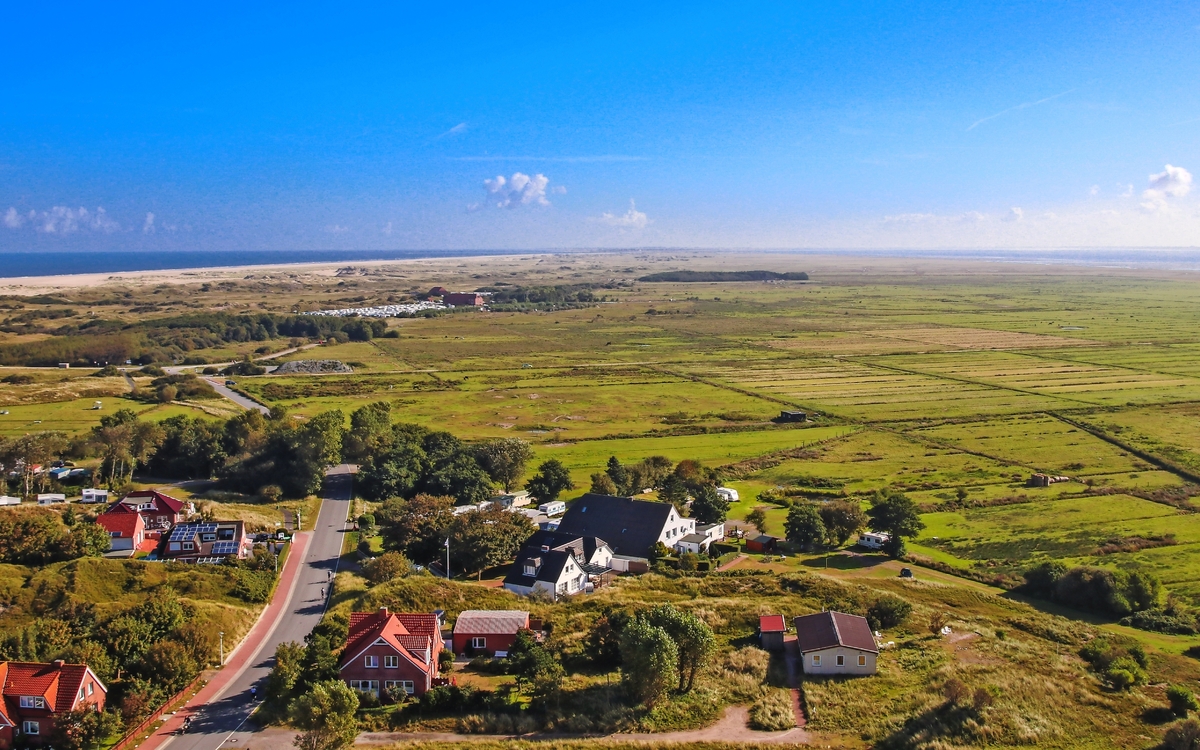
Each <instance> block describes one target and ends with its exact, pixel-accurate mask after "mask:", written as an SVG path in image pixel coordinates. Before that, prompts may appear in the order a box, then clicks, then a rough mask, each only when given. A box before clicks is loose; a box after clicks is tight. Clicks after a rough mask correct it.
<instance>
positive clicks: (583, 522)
mask: <svg viewBox="0 0 1200 750" xmlns="http://www.w3.org/2000/svg"><path fill="white" fill-rule="evenodd" d="M558 531H559V532H560V533H564V534H575V535H578V536H584V537H589V536H590V537H598V538H600V539H603V540H604V541H605V542H607V543H608V546H609V547H610V548H612V551H613V554H615V555H624V556H627V557H648V556H650V555H652V554H653V552H654V547H655V545H657V544H658V543H659V542H662V544H663V545H665V546H666V547H667V548H668V549H675V548H677V547H679V543H680V541H681V540H682V539H683V538H684V537H686V536H688V535H690V534H695V533H696V519H694V518H684V517H683V514H681V513H680V512H679V511H678V510H677V509H676V508H675V506H674V505H671V504H670V503H658V502H653V501H650V500H635V499H633V498H632V497H614V496H612V495H597V494H595V493H592V492H589V493H587V494H586V495H584V496H583V497H581V498H579V499H578V500H576V501H575V502H574V503H573V504H572V505H571V507H570V508H569V509H568V510H567V512H566V514H565V515H564V516H563V517H562V521H560V522H559V524H558Z"/></svg>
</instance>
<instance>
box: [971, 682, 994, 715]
mask: <svg viewBox="0 0 1200 750" xmlns="http://www.w3.org/2000/svg"><path fill="white" fill-rule="evenodd" d="M995 702H996V697H995V696H994V695H992V691H990V690H988V689H987V688H982V687H979V688H975V693H974V694H973V695H972V696H971V707H972V708H974V709H975V713H979V712H981V711H983V710H984V709H985V708H988V707H989V706H991V705H992V704H993V703H995Z"/></svg>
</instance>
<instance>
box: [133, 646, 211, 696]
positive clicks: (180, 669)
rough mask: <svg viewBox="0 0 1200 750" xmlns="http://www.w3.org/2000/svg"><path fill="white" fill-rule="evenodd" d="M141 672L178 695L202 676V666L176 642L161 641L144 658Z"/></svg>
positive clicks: (149, 649) (169, 691)
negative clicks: (198, 676) (197, 676)
mask: <svg viewBox="0 0 1200 750" xmlns="http://www.w3.org/2000/svg"><path fill="white" fill-rule="evenodd" d="M140 671H141V673H142V676H143V677H145V678H146V679H148V680H153V681H154V682H157V683H158V684H160V685H162V686H163V687H165V688H166V690H167V692H168V693H177V692H179V691H180V690H183V688H184V687H186V686H187V684H188V683H189V682H191V681H192V680H193V679H194V678H195V677H196V675H198V674H200V666H199V665H198V664H196V660H195V659H193V658H192V655H191V654H189V653H188V651H187V649H186V648H184V647H183V646H181V645H179V644H178V643H175V642H174V641H159V642H158V643H155V644H154V645H153V646H151V647H150V648H148V649H147V650H146V653H145V655H144V656H142V664H141V669H140Z"/></svg>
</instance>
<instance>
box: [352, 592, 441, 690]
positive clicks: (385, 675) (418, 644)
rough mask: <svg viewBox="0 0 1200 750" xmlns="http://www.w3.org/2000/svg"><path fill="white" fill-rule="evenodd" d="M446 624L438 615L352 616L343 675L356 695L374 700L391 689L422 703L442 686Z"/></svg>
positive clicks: (383, 613) (384, 611) (384, 612)
mask: <svg viewBox="0 0 1200 750" xmlns="http://www.w3.org/2000/svg"><path fill="white" fill-rule="evenodd" d="M441 650H442V630H441V621H440V620H439V619H438V616H437V615H436V614H427V615H426V614H406V613H398V612H389V611H388V609H387V607H381V608H380V609H379V611H377V612H353V613H351V614H350V629H349V632H348V633H347V634H346V648H345V649H343V651H342V656H341V659H340V660H339V661H338V674H339V675H341V678H342V680H343V681H344V682H345V683H346V684H347V685H349V686H350V687H351V688H352V689H354V690H358V691H361V692H364V693H371V694H372V695H374V696H375V697H379V696H381V695H383V694H385V691H386V690H387V689H388V688H393V689H396V690H403V691H404V692H406V693H408V694H409V695H410V696H413V697H415V698H419V697H421V696H422V695H424V694H425V693H426V692H427V691H428V690H429V689H430V688H431V687H433V686H434V685H435V684H438V683H439V682H442V681H441V680H440V679H439V677H438V654H439V653H440V652H441Z"/></svg>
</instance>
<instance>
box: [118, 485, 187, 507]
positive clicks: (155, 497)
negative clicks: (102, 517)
mask: <svg viewBox="0 0 1200 750" xmlns="http://www.w3.org/2000/svg"><path fill="white" fill-rule="evenodd" d="M126 500H133V501H134V502H137V503H144V502H146V501H151V502H153V503H154V505H155V508H156V509H157V510H160V511H161V510H169V511H171V512H172V513H179V512H181V511H183V506H184V502H183V501H182V500H176V499H175V498H173V497H171V496H170V495H164V494H163V493H161V492H159V491H158V490H134V491H133V492H130V493H129V494H128V495H126V496H125V497H123V498H121V502H122V503H124V502H125V501H126Z"/></svg>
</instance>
